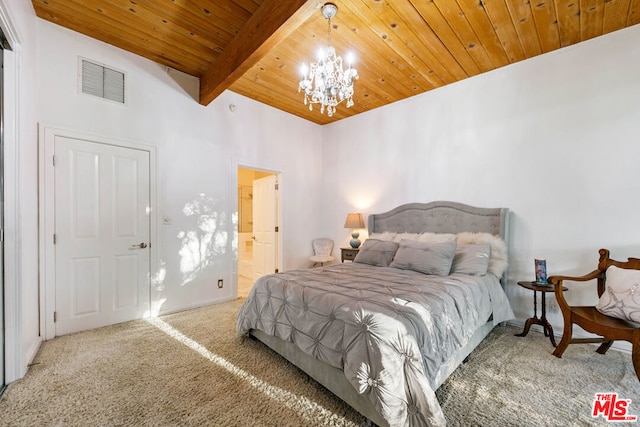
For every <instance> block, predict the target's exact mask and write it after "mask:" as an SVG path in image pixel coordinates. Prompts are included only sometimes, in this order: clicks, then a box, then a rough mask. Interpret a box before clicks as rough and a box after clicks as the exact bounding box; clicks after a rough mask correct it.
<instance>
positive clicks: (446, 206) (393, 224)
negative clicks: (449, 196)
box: [368, 201, 509, 242]
mask: <svg viewBox="0 0 640 427" xmlns="http://www.w3.org/2000/svg"><path fill="white" fill-rule="evenodd" d="M508 214H509V210H508V209H507V208H477V207H475V206H469V205H465V204H463V203H457V202H442V201H441V202H430V203H408V204H406V205H400V206H398V207H397V208H395V209H392V210H390V211H389V212H385V213H380V214H371V215H369V220H368V221H369V227H368V231H369V233H382V232H385V231H389V232H394V233H424V232H431V233H461V232H463V231H470V232H474V233H491V234H494V235H498V236H500V237H502V239H503V240H504V241H505V242H508V240H507V237H508V236H507V232H508V229H509V227H508V220H509V219H508V217H509V215H508Z"/></svg>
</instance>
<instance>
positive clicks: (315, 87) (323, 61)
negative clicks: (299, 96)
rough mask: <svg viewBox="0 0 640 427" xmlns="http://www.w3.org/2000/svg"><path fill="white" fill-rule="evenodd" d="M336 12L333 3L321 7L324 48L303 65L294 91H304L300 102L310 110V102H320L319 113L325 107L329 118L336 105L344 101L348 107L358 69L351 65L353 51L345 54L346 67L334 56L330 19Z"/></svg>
mask: <svg viewBox="0 0 640 427" xmlns="http://www.w3.org/2000/svg"><path fill="white" fill-rule="evenodd" d="M336 13H338V8H337V7H336V5H335V4H333V3H326V4H325V5H324V6H323V7H322V16H324V17H325V18H326V19H327V22H328V30H327V47H326V48H325V49H321V50H320V52H319V54H318V62H312V63H311V64H310V65H309V68H308V69H307V68H306V65H304V64H303V67H304V68H302V69H301V70H302V75H303V79H302V80H301V81H300V83H299V84H298V92H303V93H304V104H305V105H309V110H310V111H312V110H313V107H312V106H313V104H320V113H321V114H324V111H325V109H326V110H327V115H328V116H329V117H331V116H333V113H335V111H336V105H338V104H340V103H341V102H342V101H344V100H346V106H347V108H349V107H352V106H353V105H354V103H353V99H352V97H353V92H354V91H353V85H354V83H355V81H356V80H357V79H358V72H357V71H356V69H355V68H352V66H351V64H352V63H353V54H352V53H349V54H348V55H347V64H348V66H349V68H347V70H344V69H343V66H342V57H340V56H338V55H336V50H335V49H334V48H333V46H331V18H333V17H334V16H335V15H336ZM307 73H308V74H307Z"/></svg>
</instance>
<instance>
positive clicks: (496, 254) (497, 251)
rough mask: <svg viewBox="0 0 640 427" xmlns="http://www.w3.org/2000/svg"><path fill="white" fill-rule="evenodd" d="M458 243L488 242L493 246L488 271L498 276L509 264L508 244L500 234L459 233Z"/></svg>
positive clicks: (500, 275)
mask: <svg viewBox="0 0 640 427" xmlns="http://www.w3.org/2000/svg"><path fill="white" fill-rule="evenodd" d="M457 240H458V245H465V244H473V243H488V244H489V246H491V257H490V258H489V268H488V272H489V273H492V274H494V275H495V276H497V277H502V274H503V273H504V271H505V270H506V269H507V266H508V265H509V255H508V252H507V244H506V243H505V242H504V240H502V239H501V238H500V237H499V236H494V235H493V234H489V233H470V232H466V231H465V232H463V233H458V237H457Z"/></svg>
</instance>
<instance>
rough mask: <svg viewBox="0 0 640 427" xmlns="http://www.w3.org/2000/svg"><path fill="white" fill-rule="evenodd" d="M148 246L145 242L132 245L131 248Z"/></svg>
mask: <svg viewBox="0 0 640 427" xmlns="http://www.w3.org/2000/svg"><path fill="white" fill-rule="evenodd" d="M146 247H147V244H146V243H145V242H142V243H140V244H139V245H131V249H144V248H146Z"/></svg>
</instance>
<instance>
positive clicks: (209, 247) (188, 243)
mask: <svg viewBox="0 0 640 427" xmlns="http://www.w3.org/2000/svg"><path fill="white" fill-rule="evenodd" d="M182 213H183V214H184V215H185V216H186V217H193V218H194V219H195V225H196V228H195V229H193V230H186V231H181V232H179V233H178V236H177V237H178V239H180V241H181V248H180V251H179V254H180V272H181V273H182V283H181V284H180V285H181V286H184V285H186V284H188V283H189V282H191V281H193V280H194V279H195V278H196V277H197V276H198V274H199V273H200V272H202V271H203V270H205V269H206V268H207V267H210V266H212V265H213V263H214V261H215V257H216V256H220V255H224V254H225V253H226V250H227V244H228V239H229V236H228V231H227V215H226V214H225V212H224V210H222V209H218V207H217V203H216V200H215V199H213V198H212V197H207V196H206V195H205V194H204V193H201V194H200V195H199V196H198V197H197V198H196V199H194V200H192V201H190V202H188V203H186V204H185V205H184V208H183V209H182Z"/></svg>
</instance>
